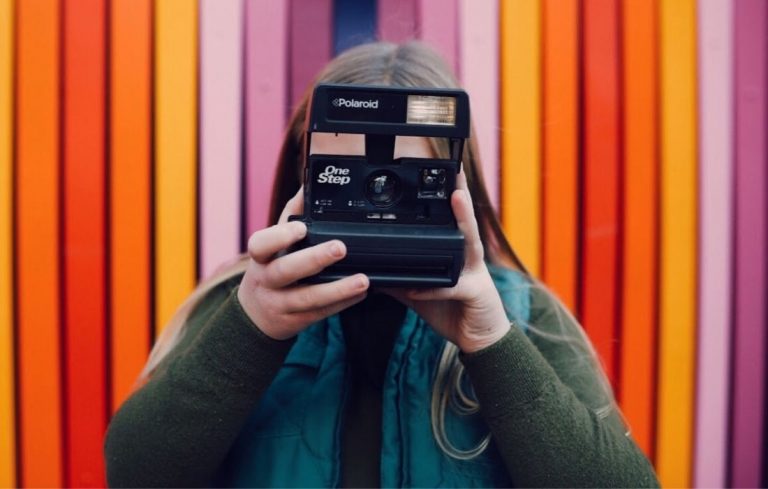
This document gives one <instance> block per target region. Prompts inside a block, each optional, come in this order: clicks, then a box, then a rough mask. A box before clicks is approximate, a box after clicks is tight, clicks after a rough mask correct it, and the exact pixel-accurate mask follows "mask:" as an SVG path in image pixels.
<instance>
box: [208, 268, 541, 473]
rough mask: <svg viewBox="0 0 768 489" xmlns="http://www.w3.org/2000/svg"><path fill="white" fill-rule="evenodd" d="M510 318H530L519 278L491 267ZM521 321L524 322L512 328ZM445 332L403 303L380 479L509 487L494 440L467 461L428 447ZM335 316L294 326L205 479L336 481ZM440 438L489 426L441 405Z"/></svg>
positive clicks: (470, 441)
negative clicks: (259, 394) (294, 333)
mask: <svg viewBox="0 0 768 489" xmlns="http://www.w3.org/2000/svg"><path fill="white" fill-rule="evenodd" d="M490 270H491V275H492V276H493V278H494V282H495V283H496V287H497V289H498V290H499V292H500V294H501V296H502V299H503V300H504V303H505V307H506V308H507V313H508V315H509V317H510V319H514V320H515V323H516V324H519V325H524V324H526V323H527V320H528V317H529V309H530V301H529V295H528V288H527V286H526V283H527V280H526V278H525V277H523V276H522V275H520V274H518V273H517V272H514V271H510V270H506V269H501V268H498V267H492V268H491V269H490ZM521 327H523V328H524V326H521ZM444 342H445V340H444V339H443V338H442V337H441V336H439V335H438V334H437V333H435V332H434V330H433V329H432V328H431V327H430V326H429V325H428V324H426V323H425V322H424V321H423V320H422V319H421V318H420V317H418V316H417V315H416V313H415V312H414V311H413V310H411V309H409V310H408V311H407V313H406V316H405V319H404V321H403V325H402V328H401V330H400V333H399V336H398V337H397V338H396V339H395V344H394V347H393V351H392V354H391V357H390V360H389V365H388V367H387V372H386V376H385V380H384V386H383V406H382V412H383V413H384V414H383V419H382V447H381V486H382V487H493V486H504V487H510V486H512V481H511V480H510V478H509V476H508V474H507V472H506V469H505V468H504V464H503V462H502V461H501V459H500V457H499V455H498V452H497V450H496V448H495V446H494V444H493V443H491V445H490V446H489V448H488V449H487V450H485V451H484V452H483V453H482V454H481V455H480V456H478V457H477V458H475V459H473V460H470V461H461V460H455V459H452V458H450V457H448V456H447V455H445V454H444V453H443V452H442V451H441V450H440V448H439V447H438V446H437V444H436V442H435V439H434V437H433V434H432V428H431V425H430V400H431V389H432V381H433V378H434V374H435V367H436V365H437V361H438V358H439V355H440V353H441V351H442V348H443V345H444ZM344 355H345V346H344V337H343V332H342V328H341V323H340V319H339V316H332V317H330V318H328V319H326V320H324V321H321V322H319V323H316V324H314V325H312V326H310V327H309V328H308V329H306V330H305V331H303V332H302V333H300V334H299V335H298V337H297V340H296V343H295V344H294V345H293V347H292V348H291V350H290V352H289V353H288V356H287V357H286V359H285V363H284V364H283V367H282V368H281V369H280V371H279V372H278V374H277V377H276V378H275V380H274V381H273V382H272V384H271V385H270V387H269V388H268V389H267V391H266V392H265V394H264V396H263V398H262V399H261V401H260V402H259V404H258V406H257V407H256V408H255V409H254V412H253V414H252V415H251V416H250V417H249V419H248V421H247V423H246V425H245V427H244V428H243V430H242V432H241V433H240V435H239V436H238V438H237V440H236V442H235V444H234V445H233V447H232V449H231V451H230V453H229V454H228V456H227V458H226V460H225V462H224V463H223V464H222V466H221V468H220V470H219V473H218V475H217V477H216V480H215V481H214V483H215V484H216V485H223V486H239V487H244V486H247V487H338V486H339V484H340V478H341V466H340V465H341V439H342V429H343V426H344V420H343V406H344V400H345V393H346V389H345V386H346V385H347V382H346V378H345V376H346V368H345V366H346V362H345V356H344ZM445 423H446V432H447V435H448V439H449V440H450V441H451V442H452V443H453V445H454V446H456V447H457V448H460V449H468V448H471V447H474V446H476V445H477V443H478V442H479V441H480V440H482V438H483V437H484V436H485V435H486V434H487V433H488V428H487V426H486V425H485V423H484V421H483V419H482V416H481V415H480V414H479V413H477V414H474V415H470V416H459V415H456V414H454V413H453V412H452V411H451V410H450V409H448V410H447V412H446V421H445Z"/></svg>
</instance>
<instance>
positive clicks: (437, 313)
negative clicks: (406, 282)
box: [386, 171, 510, 353]
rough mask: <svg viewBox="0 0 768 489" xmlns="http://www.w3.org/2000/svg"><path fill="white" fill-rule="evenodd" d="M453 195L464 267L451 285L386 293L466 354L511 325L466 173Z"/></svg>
mask: <svg viewBox="0 0 768 489" xmlns="http://www.w3.org/2000/svg"><path fill="white" fill-rule="evenodd" d="M456 187H457V189H456V190H455V191H454V192H453V194H452V195H451V207H452V208H453V213H454V215H455V216H456V223H457V224H458V226H459V229H460V230H461V232H462V233H463V234H464V269H463V270H462V272H461V275H460V276H459V281H458V282H457V283H456V285H455V286H453V287H450V288H444V287H441V288H433V289H386V292H387V293H388V294H390V295H392V296H393V297H395V298H396V299H398V300H399V301H401V302H403V303H404V304H405V305H407V306H408V307H410V308H411V309H413V310H414V311H416V313H417V314H419V316H421V317H422V318H424V319H425V320H426V321H427V322H428V323H429V324H430V325H432V327H433V328H434V329H435V330H436V331H437V332H438V333H440V334H441V335H442V336H444V337H445V338H446V339H448V340H449V341H451V342H452V343H454V344H455V345H456V346H458V347H459V349H461V350H462V351H463V352H466V353H471V352H474V351H478V350H480V349H482V348H485V347H486V346H489V345H491V344H493V343H495V342H496V341H498V340H499V339H501V337H503V336H504V335H505V334H506V333H507V332H508V331H509V328H510V324H509V320H508V319H507V315H506V313H505V312H504V305H503V304H502V302H501V297H500V296H499V293H498V291H497V290H496V287H495V285H494V283H493V280H492V279H491V275H490V273H489V272H488V267H487V266H486V265H485V261H484V260H483V254H484V253H483V243H482V242H481V241H480V233H479V230H478V225H477V220H476V219H475V213H474V211H473V209H472V200H471V197H470V194H469V190H468V189H467V179H466V177H465V175H464V172H463V171H462V172H460V173H459V175H458V178H457V181H456Z"/></svg>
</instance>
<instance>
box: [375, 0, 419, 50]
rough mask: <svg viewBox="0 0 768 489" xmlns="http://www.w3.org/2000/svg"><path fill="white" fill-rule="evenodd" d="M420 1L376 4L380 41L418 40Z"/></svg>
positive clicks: (392, 0)
mask: <svg viewBox="0 0 768 489" xmlns="http://www.w3.org/2000/svg"><path fill="white" fill-rule="evenodd" d="M417 2H418V0H378V1H377V2H376V5H377V12H376V17H377V18H378V21H379V22H378V30H377V32H378V34H379V37H378V38H379V40H381V41H388V42H405V41H410V40H412V39H416V38H417V34H418V3H417Z"/></svg>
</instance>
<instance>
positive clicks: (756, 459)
mask: <svg viewBox="0 0 768 489" xmlns="http://www.w3.org/2000/svg"><path fill="white" fill-rule="evenodd" d="M734 8H735V10H734V20H735V38H734V43H735V46H734V47H735V66H736V76H735V80H734V83H735V86H734V88H735V92H734V93H735V100H734V101H735V103H736V135H735V141H734V143H735V147H736V153H735V154H736V189H737V191H736V201H735V203H736V241H735V246H736V263H735V276H734V280H735V283H734V295H733V297H734V307H735V311H734V312H735V315H734V317H735V321H734V328H735V329H734V333H733V334H734V338H733V344H734V346H735V349H736V351H737V352H738V353H737V354H736V355H734V362H733V368H734V371H733V405H732V418H731V420H732V428H733V433H732V438H731V443H732V453H731V467H730V469H731V480H730V483H731V484H732V485H733V486H737V487H758V486H760V483H761V480H760V479H761V476H762V474H761V470H763V469H764V467H763V464H762V461H763V457H762V452H763V450H764V448H765V447H764V445H763V440H762V438H763V436H764V423H765V419H764V418H765V416H766V410H765V407H766V400H765V387H766V382H765V373H766V361H765V356H766V353H768V352H766V333H765V330H766V322H767V321H768V314H767V313H768V309H766V295H765V291H766V289H767V288H768V276H767V275H768V263H767V262H766V258H767V257H766V239H767V238H768V210H767V209H768V199H767V198H766V192H768V147H767V146H766V144H767V143H766V137H767V136H768V113H767V112H766V111H767V110H768V106H767V105H766V102H767V101H768V99H767V98H766V90H767V89H768V52H767V51H766V49H768V3H766V2H764V1H760V0H740V1H739V2H736V4H735V5H734Z"/></svg>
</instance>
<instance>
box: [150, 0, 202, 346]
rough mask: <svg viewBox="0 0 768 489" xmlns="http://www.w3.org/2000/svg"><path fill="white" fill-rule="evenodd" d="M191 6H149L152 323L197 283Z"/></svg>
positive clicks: (179, 2) (166, 316)
mask: <svg viewBox="0 0 768 489" xmlns="http://www.w3.org/2000/svg"><path fill="white" fill-rule="evenodd" d="M197 14H198V12H197V4H196V3H195V2H189V1H188V0H164V1H162V2H157V3H155V60H154V61H155V67H154V68H155V87H154V88H155V108H154V109H155V114H154V116H155V141H154V142H155V172H154V176H155V182H154V183H155V188H154V192H155V229H154V232H155V237H154V239H155V242H154V247H155V294H156V299H155V323H156V332H157V334H159V333H160V332H161V331H162V328H163V327H164V326H165V324H166V323H167V322H168V321H169V320H170V318H171V316H172V315H173V313H174V312H175V310H176V308H177V307H178V306H179V304H181V302H182V301H183V300H184V298H185V297H186V296H187V295H188V294H189V293H190V292H191V291H192V289H193V287H194V285H195V282H196V279H197V271H196V269H197V264H196V260H197V258H196V257H197V243H196V241H197V236H196V234H197V211H196V202H195V201H196V198H197V197H196V192H197V88H198V87H197V72H198V71H197V70H198V66H197V17H198V16H197Z"/></svg>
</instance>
